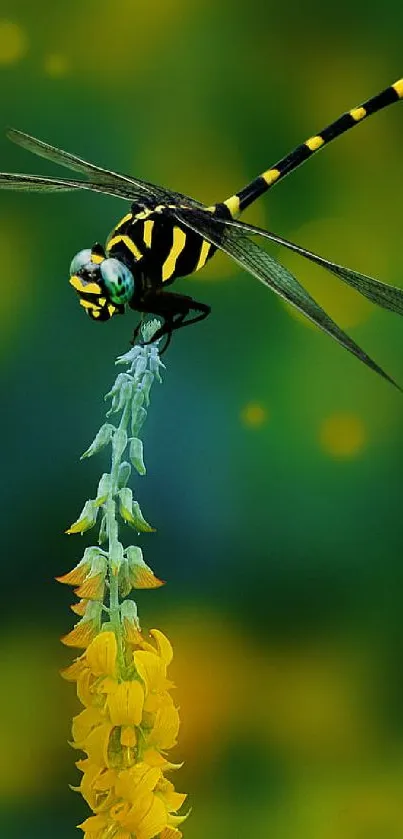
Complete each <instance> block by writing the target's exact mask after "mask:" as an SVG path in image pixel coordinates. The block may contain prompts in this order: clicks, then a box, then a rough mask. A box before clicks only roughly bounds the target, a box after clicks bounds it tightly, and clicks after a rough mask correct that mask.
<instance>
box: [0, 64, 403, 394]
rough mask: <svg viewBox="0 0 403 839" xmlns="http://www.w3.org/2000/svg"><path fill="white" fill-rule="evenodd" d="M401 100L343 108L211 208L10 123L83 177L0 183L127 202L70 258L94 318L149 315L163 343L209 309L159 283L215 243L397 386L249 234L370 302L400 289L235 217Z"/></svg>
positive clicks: (394, 91)
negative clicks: (103, 235) (95, 239)
mask: <svg viewBox="0 0 403 839" xmlns="http://www.w3.org/2000/svg"><path fill="white" fill-rule="evenodd" d="M400 99H403V79H400V80H399V81H397V82H395V83H394V84H392V85H390V86H389V87H387V88H386V89H385V90H383V91H382V92H381V93H378V94H377V95H376V96H373V97H371V98H370V99H368V100H367V101H365V102H364V103H363V104H362V105H359V106H356V107H354V108H352V109H351V110H350V111H347V112H346V113H344V114H342V116H340V117H339V118H338V119H336V120H335V121H334V122H332V123H331V124H330V125H328V126H327V127H326V128H324V129H323V130H322V131H319V132H318V133H317V134H314V135H312V136H311V137H309V138H308V139H307V140H306V141H305V142H304V143H302V144H301V145H299V146H297V147H296V148H295V149H294V150H293V151H292V152H291V153H289V154H287V155H286V156H285V157H283V158H282V159H281V160H279V161H278V162H277V163H276V164H274V165H273V166H271V167H270V169H267V170H266V171H264V172H262V174H261V175H259V176H258V177H256V178H255V179H254V180H252V181H251V182H250V183H248V184H247V185H246V186H244V187H243V189H241V190H240V191H239V192H237V193H235V194H234V195H232V196H230V197H229V198H227V199H226V200H224V201H222V202H218V203H217V204H214V205H212V206H205V205H204V204H202V203H200V202H199V201H196V200H195V199H193V198H190V197H188V196H187V195H183V194H182V193H180V192H174V191H173V190H171V189H168V188H165V187H161V186H157V185H155V184H153V183H149V182H148V181H144V180H140V179H139V178H133V177H131V176H128V175H123V174H120V173H118V172H114V171H111V170H108V169H104V168H102V167H101V166H97V165H95V164H93V163H89V162H88V161H86V160H83V159H82V158H81V157H78V156H77V155H75V154H71V153H69V152H67V151H63V150H62V149H59V148H56V147H55V146H52V145H49V144H48V143H46V142H44V141H42V140H38V139H36V138H35V137H32V136H30V135H29V134H26V133H24V132H22V131H19V130H16V129H13V128H11V129H9V130H8V131H7V136H8V138H9V139H10V140H12V141H13V142H14V143H17V144H18V145H19V146H22V147H23V148H24V149H26V150H28V151H30V152H33V153H34V154H36V155H39V156H41V157H44V158H46V159H47V160H49V161H51V162H52V163H56V164H58V165H60V166H64V167H67V168H68V169H70V170H72V171H73V172H76V173H79V174H80V175H83V176H84V178H85V180H84V179H74V178H71V179H70V178H69V179H67V178H56V177H40V176H37V175H26V174H10V173H0V189H12V190H25V191H29V192H69V191H76V190H90V191H91V192H98V193H102V194H104V195H112V196H115V197H117V198H121V199H123V200H124V201H128V202H130V209H129V212H127V213H126V215H125V216H124V217H123V218H122V219H121V220H120V221H119V222H118V224H116V226H115V227H114V228H113V230H112V232H111V234H110V235H109V237H108V239H107V241H106V244H105V247H103V246H102V245H100V244H99V243H95V244H94V245H93V246H92V247H91V248H85V249H83V250H81V251H79V252H78V253H77V254H76V256H75V257H74V258H73V260H72V262H71V265H70V279H69V282H70V284H71V285H72V287H73V288H74V289H75V291H76V292H77V294H78V297H79V302H80V304H81V306H82V307H83V309H84V310H85V311H86V313H87V315H88V316H89V317H90V318H91V319H92V320H96V321H99V322H103V321H106V320H109V319H110V318H112V317H114V316H115V315H118V314H119V315H120V314H123V313H124V312H125V310H126V306H129V308H131V309H133V310H134V311H136V312H138V313H140V314H141V317H144V315H145V314H147V313H148V314H152V315H155V316H157V317H159V318H160V319H161V326H160V328H159V329H158V331H157V333H156V334H155V335H154V337H153V339H152V340H157V339H158V338H161V337H162V336H164V335H165V336H166V337H167V343H169V341H170V339H171V336H172V333H173V332H174V331H175V330H178V329H181V328H183V327H185V326H189V325H191V324H194V323H196V322H198V321H201V320H203V319H204V318H206V317H207V316H208V315H209V314H210V311H211V309H210V306H208V305H207V304H206V303H203V302H199V301H197V300H194V299H193V298H192V297H190V296H188V295H184V294H179V293H176V292H173V291H167V290H166V289H167V287H168V286H170V285H171V284H172V283H173V282H174V281H175V280H176V279H177V278H178V277H184V276H188V275H191V274H193V273H194V272H196V271H199V270H200V269H201V268H203V266H204V265H205V264H206V263H207V262H208V260H210V259H211V258H212V257H213V256H214V254H215V253H216V251H217V250H220V251H223V252H224V253H226V254H227V255H228V256H229V257H231V258H232V259H233V260H234V261H235V262H236V263H237V264H238V265H239V266H240V267H241V268H242V269H243V270H245V271H246V272H248V273H249V274H251V275H252V276H254V277H256V278H257V279H258V280H260V282H261V283H263V284H264V285H265V286H266V287H268V288H269V289H271V290H272V291H273V292H275V293H276V294H277V295H279V296H280V297H281V298H283V300H285V301H287V302H288V303H289V304H291V305H292V306H294V307H295V308H296V309H297V310H299V312H301V313H302V314H303V315H305V316H306V317H307V318H309V319H310V320H311V321H312V322H313V323H314V324H316V326H318V327H319V328H320V329H321V330H323V331H324V332H325V333H327V334H328V335H330V336H331V337H332V338H333V339H334V340H335V341H337V342H338V343H339V344H340V345H341V346H343V347H344V348H345V349H347V350H348V351H349V352H350V353H352V354H353V355H354V356H356V357H357V358H358V359H359V360H360V361H361V362H363V363H364V364H365V365H367V367H369V368H370V369H372V370H373V371H374V372H376V373H377V374H379V375H380V376H382V377H383V378H384V379H386V380H387V381H389V382H390V383H391V384H393V385H394V386H395V387H397V388H398V389H399V390H402V389H401V388H400V387H399V385H398V384H397V383H396V382H395V381H394V379H393V378H391V376H389V374H388V373H386V372H385V371H384V370H383V369H382V368H381V367H380V366H379V365H378V364H377V363H376V362H375V361H374V360H373V359H372V358H370V356H369V355H367V353H366V352H365V351H364V350H363V349H361V347H360V346H359V345H358V344H356V343H355V341H353V339H352V338H351V337H350V336H348V335H347V334H346V333H345V332H344V331H343V330H342V329H341V328H340V327H339V326H338V325H337V324H336V323H335V322H334V321H333V320H332V318H331V317H330V316H329V315H328V314H327V313H326V311H325V310H324V309H323V308H322V307H321V306H320V305H319V304H318V303H317V302H316V300H314V298H313V297H312V296H311V295H310V294H309V293H308V291H306V289H305V288H304V287H303V286H302V285H301V284H300V283H299V282H298V280H297V279H296V277H294V275H293V274H292V273H291V272H290V271H289V270H288V269H287V268H285V267H284V266H283V265H282V264H280V263H279V262H278V261H277V260H276V259H275V258H274V257H272V256H271V255H270V254H269V253H268V252H267V251H266V249H265V248H264V247H262V245H261V244H260V243H258V242H257V241H256V239H258V240H260V242H261V240H262V239H266V240H268V241H270V242H272V243H275V244H276V245H280V246H282V247H284V248H286V249H288V250H291V251H294V252H295V253H297V254H299V255H300V256H301V257H303V258H304V259H307V260H309V261H310V262H312V263H315V264H317V265H319V266H322V267H323V268H324V269H325V270H327V271H329V272H330V273H332V274H334V275H336V276H337V277H339V279H340V280H342V281H343V282H344V283H346V284H347V285H349V286H351V287H352V288H354V289H356V291H357V292H359V293H360V294H361V295H363V296H364V297H366V298H367V299H369V300H370V301H372V302H373V303H376V304H377V305H378V306H381V307H383V308H384V309H389V310H390V311H392V312H397V313H398V314H400V315H401V314H403V289H401V288H398V287H395V286H391V285H388V284H386V283H383V282H381V281H379V280H376V279H373V278H372V277H369V276H366V275H365V274H361V273H359V272H358V271H354V270H352V269H351V268H346V267H344V266H342V265H338V264H337V263H335V262H332V261H330V260H328V259H325V258H324V257H322V256H319V255H318V254H316V253H313V252H312V251H310V250H307V249H306V248H303V247H301V246H300V245H297V244H295V243H293V242H291V241H288V240H287V239H285V238H283V237H281V236H278V235H277V234H275V233H272V232H270V231H268V230H265V229H262V228H260V227H256V226H254V225H251V224H248V223H246V222H243V221H240V220H239V215H240V213H241V212H242V211H243V210H245V209H246V208H247V207H249V206H250V205H251V204H252V203H253V202H254V201H256V200H257V199H258V198H259V197H260V196H261V195H263V194H264V193H266V192H267V191H268V190H269V189H271V187H272V186H274V185H275V184H277V183H278V182H279V181H280V180H282V179H283V178H284V177H285V176H286V175H288V174H290V172H293V171H294V170H295V169H296V168H297V167H298V166H300V165H301V164H302V163H304V162H305V161H306V160H308V159H309V158H310V157H312V155H314V154H315V153H316V152H317V151H318V150H319V149H321V148H323V147H324V146H325V145H327V144H328V143H330V142H331V141H332V140H334V139H335V138H336V137H339V136H340V135H341V134H344V133H345V132H346V131H349V130H350V129H351V128H354V127H355V126H356V125H358V124H359V123H361V122H363V120H365V119H366V118H367V117H369V116H370V115H371V114H375V113H377V111H380V110H382V109H383V108H386V107H388V106H389V105H391V104H393V103H394V102H397V101H398V100H400ZM140 327H141V320H140V322H139V324H138V325H137V328H136V329H135V332H134V336H133V340H135V339H136V337H138V334H139V330H140ZM165 348H166V347H165ZM165 348H164V349H165Z"/></svg>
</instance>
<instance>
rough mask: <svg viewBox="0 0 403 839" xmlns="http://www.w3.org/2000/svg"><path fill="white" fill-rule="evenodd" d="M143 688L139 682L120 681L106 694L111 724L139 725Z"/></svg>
mask: <svg viewBox="0 0 403 839" xmlns="http://www.w3.org/2000/svg"><path fill="white" fill-rule="evenodd" d="M143 704H144V690H143V688H142V686H141V684H140V682H121V683H120V684H119V685H118V687H117V690H116V691H115V692H114V693H112V694H109V695H108V699H107V708H108V711H109V716H110V718H111V722H112V723H113V725H140V722H141V716H142V713H143Z"/></svg>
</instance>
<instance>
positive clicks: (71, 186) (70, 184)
mask: <svg viewBox="0 0 403 839" xmlns="http://www.w3.org/2000/svg"><path fill="white" fill-rule="evenodd" d="M0 189H12V190H23V191H25V192H72V191H74V190H76V189H81V190H82V189H86V190H90V191H91V192H101V193H103V194H104V195H114V196H118V197H119V198H124V199H126V200H127V195H126V190H125V189H124V188H122V189H120V188H114V187H112V186H110V185H109V184H101V183H99V184H98V183H94V182H92V181H75V180H70V179H65V178H42V177H40V176H39V175H22V174H19V173H18V174H12V173H9V172H0ZM139 201H140V199H139Z"/></svg>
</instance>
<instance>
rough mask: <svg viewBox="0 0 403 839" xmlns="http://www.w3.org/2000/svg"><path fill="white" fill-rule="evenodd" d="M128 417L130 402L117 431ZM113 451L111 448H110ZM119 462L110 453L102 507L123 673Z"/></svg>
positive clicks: (112, 613) (112, 620)
mask: <svg viewBox="0 0 403 839" xmlns="http://www.w3.org/2000/svg"><path fill="white" fill-rule="evenodd" d="M129 417H130V404H129V403H127V404H126V405H125V407H124V410H123V413H122V416H121V419H120V423H119V426H118V429H117V430H118V431H121V430H124V431H125V430H126V428H127V425H128V422H129ZM112 452H113V449H112ZM120 462H121V457H115V455H114V453H112V465H111V488H110V491H109V495H108V498H107V500H106V502H105V505H104V509H105V512H106V523H107V532H108V540H109V545H108V565H109V573H108V582H109V619H110V623H111V626H112V629H113V631H114V633H115V636H116V642H117V648H118V663H119V670H120V673H121V674H122V675H123V673H124V670H125V666H126V665H125V658H124V651H123V631H122V622H121V616H120V602H119V576H118V574H116V573H113V570H114V569H113V562H112V559H113V556H114V554H115V555H116V553H117V552H118V550H119V539H118V522H117V520H116V502H115V500H114V499H115V495H116V493H117V491H118V475H119V466H120Z"/></svg>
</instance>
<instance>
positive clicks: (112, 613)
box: [58, 321, 186, 839]
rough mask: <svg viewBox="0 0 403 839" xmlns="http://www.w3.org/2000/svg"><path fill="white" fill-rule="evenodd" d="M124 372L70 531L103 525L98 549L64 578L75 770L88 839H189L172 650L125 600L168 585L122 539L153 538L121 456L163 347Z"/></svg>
mask: <svg viewBox="0 0 403 839" xmlns="http://www.w3.org/2000/svg"><path fill="white" fill-rule="evenodd" d="M158 326H159V324H158V322H157V321H153V322H152V323H151V324H149V325H146V326H145V327H143V329H145V330H146V331H147V330H149V334H148V332H147V334H146V333H144V334H143V333H142V334H143V338H144V339H145V340H146V341H148V340H149V339H151V338H152V335H153V334H154V333H155V330H156V329H157V328H158ZM150 329H151V331H150ZM118 363H120V364H125V365H130V367H129V369H128V372H127V373H124V374H120V375H119V376H118V377H117V380H116V383H115V385H114V387H113V388H112V392H111V394H109V395H110V396H112V405H111V409H110V413H111V414H113V415H114V416H113V419H114V424H113V425H112V424H108V428H107V434H106V437H107V438H108V439H107V440H106V439H105V440H102V441H101V442H102V444H103V445H105V444H108V442H109V443H111V444H112V457H111V466H110V470H109V471H108V472H105V473H104V474H103V475H102V477H101V480H100V482H99V484H98V491H97V495H96V498H95V500H89V501H87V502H86V504H85V505H84V508H83V510H82V512H81V514H80V516H79V518H78V519H77V521H76V522H74V523H73V524H72V525H71V527H70V528H69V530H68V531H67V532H68V533H83V532H84V531H85V530H87V529H89V528H90V527H92V526H93V525H95V523H96V520H97V516H98V517H99V521H100V528H99V535H98V545H97V546H92V547H89V548H86V550H85V551H84V556H83V557H82V559H81V562H80V563H79V564H78V565H77V566H76V568H74V569H73V570H72V571H70V572H69V573H67V574H64V575H62V576H61V577H59V578H58V579H59V580H60V582H62V583H66V584H68V585H72V586H73V587H74V589H75V594H76V595H77V598H78V602H76V603H74V604H73V605H72V610H73V611H74V613H75V614H77V615H78V616H79V617H80V618H81V620H79V621H78V623H77V624H76V626H75V627H74V629H73V630H72V631H71V632H70V633H68V635H66V636H65V637H64V638H63V641H64V643H66V644H67V645H68V646H79V647H83V648H84V650H85V652H84V653H83V654H82V655H81V656H78V657H77V659H76V660H75V662H74V663H73V664H72V665H71V666H70V667H68V668H65V670H64V671H63V673H62V675H63V677H64V678H65V679H67V680H69V681H73V682H76V686H77V695H78V697H79V699H80V701H81V703H82V705H83V706H84V707H83V709H82V710H81V712H80V713H78V714H77V715H76V716H75V717H74V718H73V724H72V735H73V742H72V744H71V745H72V746H73V748H75V749H78V750H80V751H81V752H83V753H84V757H83V758H81V759H80V760H78V761H77V764H76V765H77V768H78V769H79V771H80V772H81V773H82V775H81V783H80V785H79V787H78V788H77V787H76V789H78V791H79V792H80V793H81V795H82V797H83V798H84V800H85V801H86V802H87V803H88V805H89V807H90V808H91V810H92V815H91V816H90V818H88V819H86V820H85V821H83V822H82V824H81V825H79V827H80V829H81V830H82V831H83V832H84V835H85V836H84V839H182V834H181V832H180V830H179V829H178V825H179V824H180V822H181V821H183V818H184V817H180V816H176V815H175V813H176V812H177V810H178V809H179V808H180V807H181V806H182V804H183V802H184V801H185V798H186V796H185V795H184V794H182V793H178V792H176V790H175V788H174V785H173V784H172V783H171V782H170V781H168V780H166V778H165V775H164V773H166V772H168V771H170V770H172V769H175V768H179V766H180V764H172V763H169V761H168V760H167V759H166V757H165V756H164V755H162V754H161V751H162V750H165V749H168V748H170V747H171V746H172V745H174V744H175V742H176V736H177V732H178V727H179V715H178V711H177V709H176V708H175V706H174V703H173V700H172V698H171V696H170V694H169V693H168V691H169V689H170V687H171V686H172V685H171V683H170V682H169V681H168V679H167V666H168V665H169V664H170V663H171V661H172V656H173V652H172V647H171V644H170V642H169V640H168V638H166V636H165V635H164V634H163V633H162V632H161V631H160V630H158V629H153V630H151V632H150V637H149V638H148V637H147V640H145V639H144V637H143V635H142V634H141V631H140V627H139V620H138V615H137V607H136V604H135V603H134V601H132V600H125V598H126V597H127V595H128V594H129V593H130V591H131V589H132V588H157V587H158V586H160V585H162V584H163V583H162V581H161V580H159V579H158V578H157V577H156V576H155V574H154V573H153V571H152V569H151V568H150V567H149V566H148V565H146V563H145V561H144V559H143V556H142V551H141V549H140V548H139V547H136V546H134V545H131V546H129V547H127V548H125V547H124V546H123V544H122V542H121V540H120V527H121V518H122V517H123V519H124V520H126V521H127V522H128V523H129V524H131V526H132V527H134V529H135V530H138V531H151V530H153V528H152V527H151V526H150V525H149V524H148V523H147V522H146V521H145V519H144V517H143V515H142V512H141V509H140V506H139V503H138V502H137V501H134V500H133V495H132V491H131V490H130V488H129V487H128V481H129V478H130V472H131V467H130V463H129V462H128V460H127V461H126V460H125V459H124V457H125V452H126V447H127V445H129V444H130V440H131V439H132V438H133V437H135V438H136V445H137V446H138V447H139V448H141V446H140V443H139V442H138V441H139V438H138V437H137V435H138V433H139V430H140V428H141V424H142V422H143V421H144V418H145V416H146V414H147V410H146V409H147V408H148V404H149V401H148V400H149V389H150V385H151V382H152V380H153V378H156V379H157V380H160V375H159V367H160V366H161V363H160V361H159V358H158V347H157V345H150V346H148V345H146V346H144V347H138V346H136V347H134V348H133V349H132V350H130V351H129V352H128V353H126V354H125V355H124V356H122V358H120V359H118ZM143 406H144V407H143ZM119 413H120V420H119V419H118V418H117V415H118V414H119ZM115 420H116V423H115ZM101 436H102V435H101ZM92 449H93V451H95V448H94V446H93V447H92ZM93 451H92V450H91V447H90V453H93ZM87 454H88V452H87ZM126 456H127V453H126ZM135 465H137V466H138V465H139V464H137V463H136V464H135ZM140 471H141V470H140ZM119 512H120V515H119ZM105 595H106V599H105V601H104V598H105ZM140 747H141V748H140Z"/></svg>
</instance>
